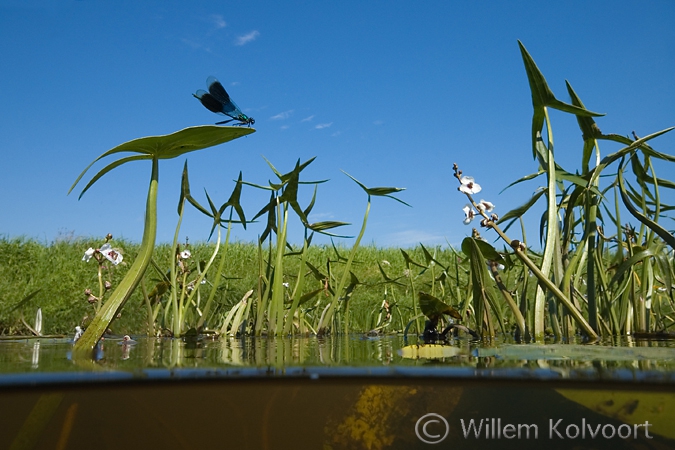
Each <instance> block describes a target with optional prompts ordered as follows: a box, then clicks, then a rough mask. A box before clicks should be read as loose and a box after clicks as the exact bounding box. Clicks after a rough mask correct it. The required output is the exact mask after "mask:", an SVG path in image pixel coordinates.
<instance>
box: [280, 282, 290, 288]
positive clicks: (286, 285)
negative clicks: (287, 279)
mask: <svg viewBox="0 0 675 450" xmlns="http://www.w3.org/2000/svg"><path fill="white" fill-rule="evenodd" d="M282 284H283V285H284V287H285V288H286V289H288V288H289V287H290V286H291V285H290V284H288V283H282Z"/></svg>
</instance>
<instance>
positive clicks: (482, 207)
mask: <svg viewBox="0 0 675 450" xmlns="http://www.w3.org/2000/svg"><path fill="white" fill-rule="evenodd" d="M476 207H477V208H478V210H479V211H482V212H491V211H492V210H493V209H495V205H493V204H492V203H491V202H488V201H487V200H483V199H481V200H480V202H478V204H477V205H476Z"/></svg>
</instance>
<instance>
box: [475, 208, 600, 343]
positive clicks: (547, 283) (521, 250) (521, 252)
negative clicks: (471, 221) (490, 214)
mask: <svg viewBox="0 0 675 450" xmlns="http://www.w3.org/2000/svg"><path fill="white" fill-rule="evenodd" d="M488 226H489V227H490V228H492V229H494V230H495V231H496V232H497V234H499V236H500V237H501V238H502V239H503V240H504V241H505V242H508V243H510V245H511V248H513V250H514V252H515V254H516V256H517V257H518V259H520V260H521V261H522V262H523V264H525V265H526V266H527V268H528V269H530V271H531V272H532V273H533V274H534V276H535V277H537V279H538V280H539V282H540V283H541V284H543V285H544V287H545V288H546V289H548V290H549V291H550V292H551V294H553V295H554V296H555V298H557V299H558V300H560V302H561V303H562V304H563V305H564V306H565V308H567V310H568V312H569V313H570V315H571V316H572V317H573V318H574V320H575V321H576V322H577V324H578V325H579V326H580V327H581V328H582V329H583V330H584V332H585V333H586V334H587V335H588V337H589V338H591V339H596V338H597V337H598V334H597V333H596V332H595V330H593V328H591V326H590V325H589V324H588V322H587V321H586V319H584V317H583V315H582V314H581V312H580V311H579V310H578V309H577V308H575V307H574V305H573V304H572V302H571V301H570V300H569V299H568V298H567V297H566V296H565V294H563V293H562V291H561V290H560V289H558V286H556V285H555V284H554V283H553V282H552V281H551V280H549V278H548V277H547V276H546V275H544V274H543V273H542V271H541V270H539V268H538V267H537V265H536V264H535V263H534V262H533V261H532V260H531V259H530V258H529V257H528V256H527V255H526V254H525V246H520V245H518V244H519V243H518V242H517V241H511V240H510V239H509V237H508V236H507V235H506V234H504V232H503V231H502V230H501V229H500V228H499V227H498V226H497V225H496V224H495V223H493V222H492V221H490V222H489V223H488Z"/></svg>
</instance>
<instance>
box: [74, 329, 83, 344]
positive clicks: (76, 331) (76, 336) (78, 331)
mask: <svg viewBox="0 0 675 450" xmlns="http://www.w3.org/2000/svg"><path fill="white" fill-rule="evenodd" d="M82 333H84V331H83V330H82V327H80V326H79V325H78V326H76V327H75V337H73V342H77V340H78V339H79V338H81V337H82Z"/></svg>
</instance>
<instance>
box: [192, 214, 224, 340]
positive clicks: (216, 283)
mask: <svg viewBox="0 0 675 450" xmlns="http://www.w3.org/2000/svg"><path fill="white" fill-rule="evenodd" d="M231 230H232V214H231V213H230V221H229V222H228V223H227V233H226V234H225V244H224V245H223V246H224V247H225V248H224V249H223V252H222V254H221V255H220V262H219V263H218V270H217V271H216V274H215V276H214V277H213V286H212V287H211V292H210V293H209V298H208V299H207V300H206V305H205V306H204V311H203V313H202V315H201V317H200V318H199V321H198V322H197V330H201V328H202V327H203V326H204V321H205V320H206V318H207V317H208V316H209V312H211V306H212V305H213V299H214V298H215V297H216V291H217V290H218V286H220V279H221V278H222V274H223V270H225V261H226V259H227V246H228V244H229V242H230V231H231ZM218 242H220V227H218Z"/></svg>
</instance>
